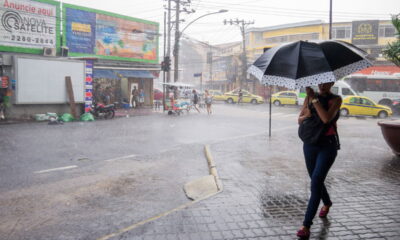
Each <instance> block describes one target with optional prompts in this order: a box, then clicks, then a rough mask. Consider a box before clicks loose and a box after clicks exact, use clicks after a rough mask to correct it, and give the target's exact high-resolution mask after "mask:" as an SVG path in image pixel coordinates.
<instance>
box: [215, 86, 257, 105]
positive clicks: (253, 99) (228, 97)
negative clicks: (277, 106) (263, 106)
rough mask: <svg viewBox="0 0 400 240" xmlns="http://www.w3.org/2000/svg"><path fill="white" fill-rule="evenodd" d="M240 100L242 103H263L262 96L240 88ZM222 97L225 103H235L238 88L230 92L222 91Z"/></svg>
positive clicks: (237, 96) (237, 97)
mask: <svg viewBox="0 0 400 240" xmlns="http://www.w3.org/2000/svg"><path fill="white" fill-rule="evenodd" d="M242 94H243V96H242V102H244V103H253V104H257V103H263V102H264V98H263V97H261V96H258V95H254V94H251V93H250V92H248V91H246V90H243V89H242ZM221 97H222V99H223V100H224V101H226V102H227V103H237V102H238V100H239V89H235V90H232V91H230V92H226V93H224V94H223V95H222V96H221Z"/></svg>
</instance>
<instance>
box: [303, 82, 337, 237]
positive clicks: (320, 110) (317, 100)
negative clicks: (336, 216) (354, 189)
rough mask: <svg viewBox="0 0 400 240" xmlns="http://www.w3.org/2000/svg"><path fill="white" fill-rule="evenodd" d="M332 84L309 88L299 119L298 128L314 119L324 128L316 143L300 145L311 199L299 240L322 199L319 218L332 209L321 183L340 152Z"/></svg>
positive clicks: (335, 101)
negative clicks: (314, 88)
mask: <svg viewBox="0 0 400 240" xmlns="http://www.w3.org/2000/svg"><path fill="white" fill-rule="evenodd" d="M333 84H334V83H333V82H329V83H323V84H319V85H318V88H319V93H318V94H316V93H314V90H313V89H312V88H309V87H308V88H307V90H306V91H307V97H306V99H305V101H304V104H303V107H302V109H301V112H300V115H299V119H298V121H299V124H300V125H301V124H303V122H304V121H306V120H307V119H309V118H312V117H313V116H316V117H317V118H319V119H320V120H321V121H322V122H323V125H321V127H322V128H323V131H322V132H321V133H322V134H321V136H319V139H318V140H317V142H314V143H309V142H307V141H305V142H304V144H303V152H304V158H305V162H306V167H307V171H308V174H309V175H310V178H311V196H310V199H309V201H308V206H307V211H306V215H305V217H304V221H303V227H302V228H301V229H300V230H299V231H298V232H297V236H298V237H309V236H310V227H311V225H312V220H313V218H314V216H315V214H316V213H317V210H318V205H319V203H320V201H321V199H322V202H323V204H324V205H323V206H322V208H321V211H320V213H319V217H321V218H326V216H327V215H328V212H329V208H330V207H331V206H332V202H331V199H330V197H329V194H328V191H327V189H326V187H325V184H324V181H325V178H326V176H327V175H328V171H329V169H330V168H331V166H332V164H333V163H334V161H335V158H336V156H337V150H338V149H339V141H338V137H337V136H338V135H337V130H336V129H337V128H336V121H337V120H338V119H339V109H340V105H341V104H342V99H341V97H340V96H338V95H334V94H332V92H331V87H332V86H333Z"/></svg>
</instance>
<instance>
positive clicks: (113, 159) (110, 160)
mask: <svg viewBox="0 0 400 240" xmlns="http://www.w3.org/2000/svg"><path fill="white" fill-rule="evenodd" d="M132 157H136V154H132V155H127V156H122V157H117V158H111V159H107V160H105V161H106V162H112V161H117V160H122V159H126V158H132Z"/></svg>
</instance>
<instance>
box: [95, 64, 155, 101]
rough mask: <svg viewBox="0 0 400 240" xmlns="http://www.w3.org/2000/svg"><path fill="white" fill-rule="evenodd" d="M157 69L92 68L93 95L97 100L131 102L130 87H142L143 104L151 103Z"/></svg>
mask: <svg viewBox="0 0 400 240" xmlns="http://www.w3.org/2000/svg"><path fill="white" fill-rule="evenodd" d="M158 71H159V70H158V69H157V68H156V67H155V68H154V70H127V69H118V68H114V69H105V68H96V67H95V68H94V71H93V73H94V75H93V77H94V82H93V96H94V100H95V101H97V102H105V103H108V102H107V97H108V98H109V99H110V100H109V101H110V102H111V103H114V102H118V103H121V104H123V103H129V104H130V103H131V102H132V94H131V93H132V89H133V88H134V87H136V89H138V90H140V89H143V91H144V95H145V97H144V106H152V104H153V81H154V80H153V79H154V78H156V77H157V76H156V74H157V72H158Z"/></svg>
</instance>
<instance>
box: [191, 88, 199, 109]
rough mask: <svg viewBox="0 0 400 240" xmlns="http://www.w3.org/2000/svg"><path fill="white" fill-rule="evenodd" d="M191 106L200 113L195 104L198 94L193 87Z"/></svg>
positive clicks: (197, 101)
mask: <svg viewBox="0 0 400 240" xmlns="http://www.w3.org/2000/svg"><path fill="white" fill-rule="evenodd" d="M192 93H193V107H194V108H195V109H196V110H197V112H199V113H200V110H199V109H198V108H197V104H198V103H199V95H198V94H197V92H196V90H195V89H193V91H192Z"/></svg>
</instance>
